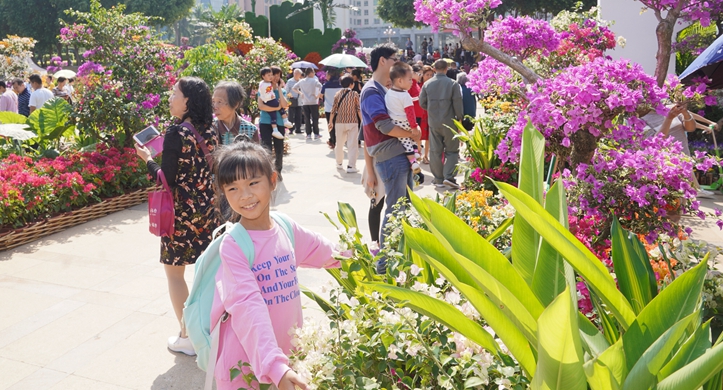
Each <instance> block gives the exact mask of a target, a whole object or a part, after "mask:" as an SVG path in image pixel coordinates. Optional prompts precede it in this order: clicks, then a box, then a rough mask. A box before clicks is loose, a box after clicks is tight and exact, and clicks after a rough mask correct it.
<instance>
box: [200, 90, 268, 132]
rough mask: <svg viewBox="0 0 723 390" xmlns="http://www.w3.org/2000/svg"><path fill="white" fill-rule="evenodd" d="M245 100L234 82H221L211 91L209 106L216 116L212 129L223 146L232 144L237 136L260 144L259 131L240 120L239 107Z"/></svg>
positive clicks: (247, 122) (249, 123) (245, 121)
mask: <svg viewBox="0 0 723 390" xmlns="http://www.w3.org/2000/svg"><path fill="white" fill-rule="evenodd" d="M245 98H246V94H245V92H244V89H243V87H242V86H241V84H239V83H237V82H235V81H222V82H220V83H219V84H218V85H217V86H216V88H214V90H213V97H212V98H211V104H212V106H213V114H214V115H216V119H215V120H214V121H213V127H214V128H215V129H216V132H217V133H218V136H219V139H220V140H221V144H223V145H228V144H231V143H233V141H234V140H235V139H236V137H239V136H242V137H243V136H245V137H247V138H248V139H249V140H251V141H254V142H256V143H259V142H260V138H259V129H258V128H257V127H256V126H255V125H254V124H253V123H251V122H249V121H247V120H245V119H243V118H241V115H240V114H241V107H242V106H243V103H244V99H245Z"/></svg>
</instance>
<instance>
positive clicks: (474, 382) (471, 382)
mask: <svg viewBox="0 0 723 390" xmlns="http://www.w3.org/2000/svg"><path fill="white" fill-rule="evenodd" d="M485 384H487V382H486V381H483V380H482V378H480V377H477V376H473V377H471V378H467V379H466V380H465V381H464V388H465V389H469V388H471V387H479V386H482V385H485Z"/></svg>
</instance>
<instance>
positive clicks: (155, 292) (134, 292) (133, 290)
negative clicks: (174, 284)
mask: <svg viewBox="0 0 723 390" xmlns="http://www.w3.org/2000/svg"><path fill="white" fill-rule="evenodd" d="M110 292H112V293H114V294H120V295H125V296H128V297H138V298H146V299H154V300H155V299H157V298H158V297H160V296H162V295H164V294H168V282H167V281H166V279H165V278H156V277H153V276H139V277H137V278H134V279H132V280H130V281H128V282H127V283H125V284H123V285H121V286H119V287H117V288H115V289H113V290H111V291H110Z"/></svg>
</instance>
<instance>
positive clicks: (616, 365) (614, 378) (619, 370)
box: [584, 342, 625, 390]
mask: <svg viewBox="0 0 723 390" xmlns="http://www.w3.org/2000/svg"><path fill="white" fill-rule="evenodd" d="M584 370H585V376H587V384H588V385H589V386H590V389H592V390H618V389H620V384H621V383H622V381H623V375H624V371H625V353H624V352H623V345H622V343H621V342H618V343H615V344H613V345H612V346H611V347H610V348H608V349H606V350H605V352H603V353H602V354H600V356H598V357H597V358H594V359H592V360H590V361H588V362H586V363H585V365H584Z"/></svg>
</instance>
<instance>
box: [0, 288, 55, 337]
mask: <svg viewBox="0 0 723 390" xmlns="http://www.w3.org/2000/svg"><path fill="white" fill-rule="evenodd" d="M0 297H2V299H0V313H2V315H1V316H0V332H1V331H2V330H4V329H6V328H7V327H9V326H11V325H14V324H16V323H18V322H20V321H22V320H24V319H26V318H28V317H30V316H32V315H34V314H37V313H39V312H41V311H43V310H46V309H47V308H49V307H50V306H53V305H55V304H56V303H58V302H60V301H61V299H60V298H55V297H50V296H47V295H41V294H35V293H32V292H27V291H20V290H15V289H8V288H0Z"/></svg>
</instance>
